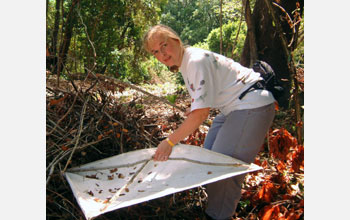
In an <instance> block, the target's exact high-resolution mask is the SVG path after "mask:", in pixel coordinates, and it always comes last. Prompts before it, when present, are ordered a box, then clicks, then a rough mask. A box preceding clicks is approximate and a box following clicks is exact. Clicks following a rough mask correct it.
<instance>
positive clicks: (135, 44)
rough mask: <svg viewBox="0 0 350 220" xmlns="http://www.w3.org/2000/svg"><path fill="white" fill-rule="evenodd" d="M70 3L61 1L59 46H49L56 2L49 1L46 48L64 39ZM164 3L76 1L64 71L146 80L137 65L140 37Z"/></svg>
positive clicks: (139, 60)
mask: <svg viewBox="0 0 350 220" xmlns="http://www.w3.org/2000/svg"><path fill="white" fill-rule="evenodd" d="M71 2H72V1H71V0H68V1H64V10H63V11H64V12H65V13H64V15H63V16H62V14H60V18H59V21H60V27H59V34H58V35H57V36H58V45H52V39H53V28H54V22H55V13H56V9H55V5H56V3H55V1H49V7H48V16H47V44H48V47H49V48H52V47H59V45H60V44H62V42H63V39H62V36H64V34H62V33H64V31H65V26H66V24H64V22H65V21H66V16H67V12H68V11H69V10H70V7H71ZM165 3H166V1H165V0H157V1H150V0H133V1H132V0H110V1H92V0H86V1H79V4H78V5H76V6H75V7H74V8H73V10H74V11H73V13H74V16H75V19H74V21H73V24H72V25H73V35H72V37H71V41H70V48H69V49H70V50H69V53H68V59H67V62H66V63H65V70H67V71H69V72H71V73H75V72H87V71H89V70H93V71H94V72H96V73H102V74H103V73H104V74H110V75H114V76H116V77H119V78H121V79H125V80H128V81H132V82H135V83H137V82H142V81H144V80H148V79H149V75H148V74H147V72H146V71H145V69H144V68H142V67H141V66H140V65H139V64H140V63H141V62H142V59H143V57H144V52H143V50H142V48H141V40H142V36H143V34H144V32H145V31H146V30H147V29H148V27H149V26H151V25H154V24H156V23H157V22H158V21H159V16H160V14H161V7H162V5H164V4H165ZM60 11H61V10H60ZM62 20H63V22H62ZM62 23H63V24H64V25H62ZM94 51H95V52H96V56H94ZM56 56H57V54H56Z"/></svg>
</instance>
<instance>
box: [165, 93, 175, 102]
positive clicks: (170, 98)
mask: <svg viewBox="0 0 350 220" xmlns="http://www.w3.org/2000/svg"><path fill="white" fill-rule="evenodd" d="M166 98H167V99H168V101H169V102H170V103H172V104H175V101H176V99H177V95H174V94H171V95H167V96H166Z"/></svg>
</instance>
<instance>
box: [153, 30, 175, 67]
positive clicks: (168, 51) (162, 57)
mask: <svg viewBox="0 0 350 220" xmlns="http://www.w3.org/2000/svg"><path fill="white" fill-rule="evenodd" d="M149 48H150V51H151V53H152V54H153V55H154V56H155V57H156V58H157V60H159V61H160V62H161V63H163V64H165V65H167V66H169V67H171V66H174V65H175V66H181V61H182V49H181V47H180V42H179V41H178V40H175V39H173V38H170V37H169V38H167V37H164V36H162V35H161V34H155V36H153V38H152V41H151V42H150V43H149Z"/></svg>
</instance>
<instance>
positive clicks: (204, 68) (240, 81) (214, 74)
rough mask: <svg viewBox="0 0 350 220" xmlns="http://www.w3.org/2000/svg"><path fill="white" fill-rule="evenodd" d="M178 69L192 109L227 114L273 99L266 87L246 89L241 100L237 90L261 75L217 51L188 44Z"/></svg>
mask: <svg viewBox="0 0 350 220" xmlns="http://www.w3.org/2000/svg"><path fill="white" fill-rule="evenodd" d="M179 70H180V72H181V74H182V77H183V79H184V81H185V84H186V87H187V90H188V92H189V94H190V96H191V98H192V103H191V111H193V110H195V109H201V108H207V107H210V108H217V109H219V110H220V111H221V112H222V113H223V114H224V115H228V114H229V113H230V112H231V111H233V110H241V109H252V108H258V107H261V106H264V105H268V104H271V103H273V102H274V101H275V99H274V98H273V95H272V93H271V92H269V91H267V90H254V91H251V92H248V93H247V94H246V95H245V96H244V97H243V98H242V99H241V100H240V99H239V98H238V97H239V96H240V94H241V93H242V92H244V91H245V90H246V89H248V88H249V87H250V86H251V85H252V84H254V83H255V82H257V81H258V80H261V79H262V78H261V77H260V74H259V73H256V72H254V71H253V70H252V69H249V68H246V67H244V66H242V65H240V64H239V63H237V62H235V61H233V60H232V59H229V58H227V57H225V56H222V55H220V54H216V53H213V52H210V51H207V50H203V49H199V48H193V47H188V48H186V49H185V52H184V55H183V58H182V63H181V66H180V68H179Z"/></svg>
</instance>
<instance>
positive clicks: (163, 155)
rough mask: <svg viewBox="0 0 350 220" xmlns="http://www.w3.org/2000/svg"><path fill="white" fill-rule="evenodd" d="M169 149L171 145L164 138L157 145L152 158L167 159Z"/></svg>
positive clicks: (170, 149) (169, 152)
mask: <svg viewBox="0 0 350 220" xmlns="http://www.w3.org/2000/svg"><path fill="white" fill-rule="evenodd" d="M171 151H172V147H171V146H170V144H169V143H168V142H167V141H166V140H163V141H162V142H160V144H159V145H158V147H157V151H156V153H155V154H154V156H153V159H154V160H156V161H166V160H168V158H169V155H170V154H171Z"/></svg>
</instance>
